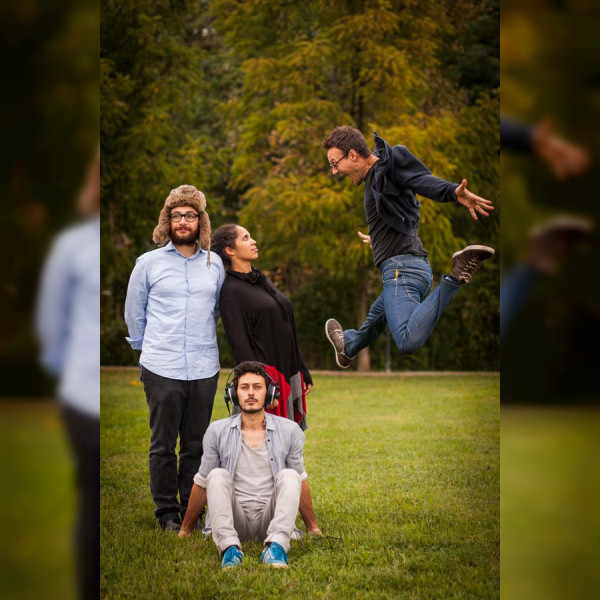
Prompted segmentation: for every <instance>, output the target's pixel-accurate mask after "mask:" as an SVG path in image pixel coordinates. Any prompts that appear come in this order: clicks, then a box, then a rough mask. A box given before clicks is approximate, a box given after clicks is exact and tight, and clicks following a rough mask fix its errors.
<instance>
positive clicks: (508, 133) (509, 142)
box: [500, 115, 535, 152]
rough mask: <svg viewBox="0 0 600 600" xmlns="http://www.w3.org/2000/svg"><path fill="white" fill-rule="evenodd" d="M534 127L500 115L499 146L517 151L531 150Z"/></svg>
mask: <svg viewBox="0 0 600 600" xmlns="http://www.w3.org/2000/svg"><path fill="white" fill-rule="evenodd" d="M534 131H535V127H534V126H533V125H529V124H527V123H521V122H520V121H515V120H514V119H509V118H507V117H505V116H503V115H500V147H501V148H505V149H508V150H515V151H517V152H531V151H532V149H533V134H534Z"/></svg>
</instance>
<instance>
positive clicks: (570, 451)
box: [501, 406, 600, 600]
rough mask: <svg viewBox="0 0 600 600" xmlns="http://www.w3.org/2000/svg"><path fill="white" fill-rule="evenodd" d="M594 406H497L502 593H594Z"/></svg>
mask: <svg viewBox="0 0 600 600" xmlns="http://www.w3.org/2000/svg"><path fill="white" fill-rule="evenodd" d="M599 506H600V411H599V410H598V408H597V407H594V408H576V407H575V408H574V407H568V406H562V407H560V408H556V407H555V408H552V407H540V406H537V407H518V406H508V407H506V406H505V407H503V408H502V528H501V536H502V555H501V564H502V593H503V595H504V596H505V597H506V598H510V600H563V599H566V598H569V599H570V598H597V597H598V589H599V587H600V570H599V569H598V563H599V562H600V543H599V541H600V512H599V511H598V507H599Z"/></svg>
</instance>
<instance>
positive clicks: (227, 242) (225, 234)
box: [210, 223, 238, 269]
mask: <svg viewBox="0 0 600 600" xmlns="http://www.w3.org/2000/svg"><path fill="white" fill-rule="evenodd" d="M237 236H238V226H237V225H234V224H233V223H227V224H226V225H221V227H218V228H217V229H216V230H215V231H213V234H212V238H211V241H210V249H211V250H212V251H213V252H216V253H217V254H218V255H219V256H220V257H221V260H222V261H223V264H224V265H225V268H227V269H230V268H231V258H229V256H228V255H227V252H225V248H235V241H236V240H237Z"/></svg>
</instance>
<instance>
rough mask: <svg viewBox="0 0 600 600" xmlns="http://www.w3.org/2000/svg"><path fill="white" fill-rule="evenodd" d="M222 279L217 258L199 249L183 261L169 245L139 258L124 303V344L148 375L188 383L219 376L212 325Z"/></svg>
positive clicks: (214, 330)
mask: <svg viewBox="0 0 600 600" xmlns="http://www.w3.org/2000/svg"><path fill="white" fill-rule="evenodd" d="M224 279H225V270H224V268H223V262H222V261H221V258H220V257H219V256H218V255H216V254H215V253H214V252H211V254H210V268H207V266H206V252H205V251H204V250H201V249H200V248H199V247H198V248H197V250H196V253H195V254H194V255H192V256H191V257H190V258H186V257H185V256H183V254H181V253H180V252H178V250H177V248H175V246H174V244H173V242H171V241H170V242H169V243H168V244H167V245H166V246H164V247H163V248H158V249H157V250H152V251H151V252H147V253H146V254H142V256H140V257H139V258H138V259H137V261H136V264H135V267H134V269H133V272H132V273H131V277H130V279H129V287H128V288H127V299H126V300H125V322H126V323H127V328H128V329H129V337H128V338H126V339H127V341H128V342H129V343H130V344H131V347H132V348H133V349H134V350H141V351H142V354H141V356H140V364H141V365H143V366H144V367H146V369H148V370H149V371H152V372H153V373H156V374H157V375H160V376H161V377H168V378H169V379H179V380H184V381H189V380H193V379H205V378H207V377H212V376H213V375H214V374H215V373H216V372H217V371H218V370H219V348H218V346H217V330H216V325H217V321H218V320H219V294H220V292H221V286H222V285H223V281H224Z"/></svg>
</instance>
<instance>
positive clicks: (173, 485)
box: [141, 366, 219, 523]
mask: <svg viewBox="0 0 600 600" xmlns="http://www.w3.org/2000/svg"><path fill="white" fill-rule="evenodd" d="M141 380H142V382H143V384H144V391H145V392H146V401H147V402H148V408H149V410H150V431H151V438H150V452H149V468H150V492H151V494H152V499H153V500H154V504H155V505H156V510H155V511H154V514H155V515H156V518H157V519H158V520H159V521H160V522H161V523H164V522H166V521H168V520H169V519H177V518H178V517H179V515H180V513H181V514H184V513H185V511H186V509H187V505H188V500H189V498H190V493H191V490H192V484H193V479H194V475H195V474H196V473H197V471H198V467H199V466H200V461H201V459H202V438H203V437H204V433H205V432H206V429H207V427H208V425H209V423H210V418H211V415H212V409H213V403H214V399H215V392H216V391H217V382H218V380H219V373H218V371H217V373H216V374H215V375H213V376H212V377H208V378H206V379H194V380H192V381H185V380H179V379H168V378H167V377H161V376H160V375H157V374H156V373H152V372H151V371H148V369H146V368H145V367H143V366H142V367H141ZM178 437H179V468H178V465H177V455H176V454H175V447H176V445H177V438H178ZM178 492H179V501H178V500H177V493H178Z"/></svg>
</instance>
